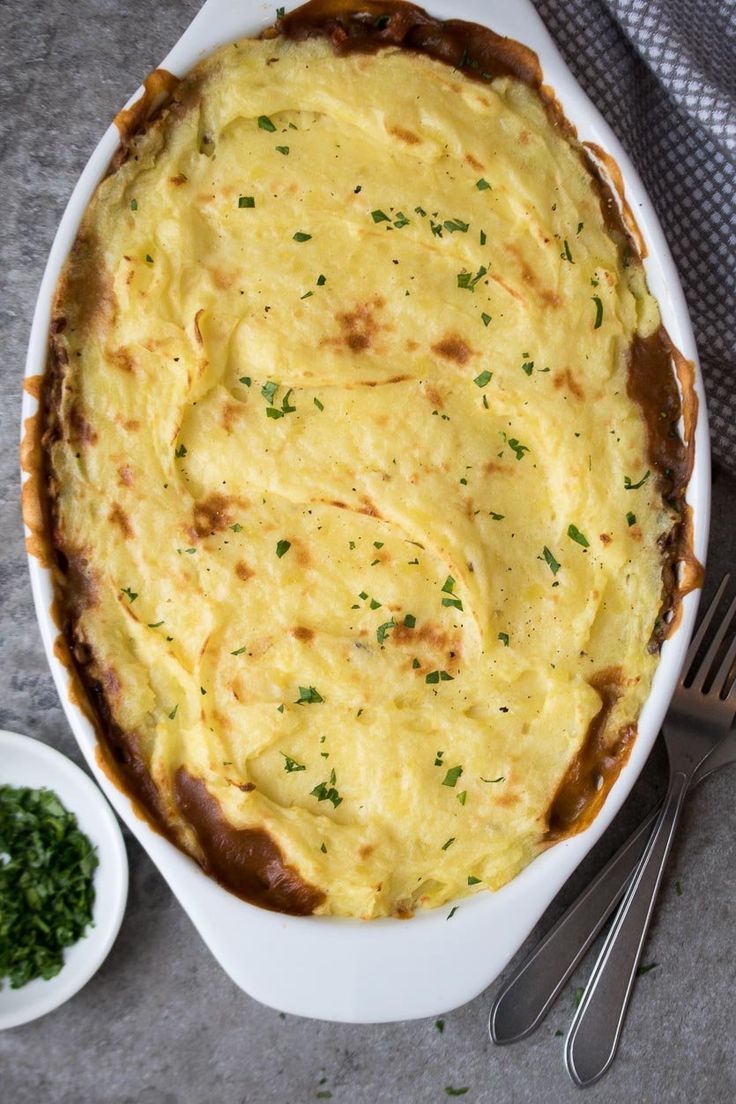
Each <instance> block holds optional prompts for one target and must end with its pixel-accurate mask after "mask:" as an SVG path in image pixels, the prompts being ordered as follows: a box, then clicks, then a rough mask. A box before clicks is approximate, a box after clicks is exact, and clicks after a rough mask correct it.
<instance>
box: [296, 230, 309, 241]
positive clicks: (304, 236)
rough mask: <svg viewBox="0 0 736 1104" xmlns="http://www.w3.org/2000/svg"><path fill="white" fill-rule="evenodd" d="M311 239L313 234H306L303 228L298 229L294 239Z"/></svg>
mask: <svg viewBox="0 0 736 1104" xmlns="http://www.w3.org/2000/svg"><path fill="white" fill-rule="evenodd" d="M311 240H312V235H311V234H305V233H304V232H303V231H302V230H297V232H296V234H294V241H295V242H306V241H311Z"/></svg>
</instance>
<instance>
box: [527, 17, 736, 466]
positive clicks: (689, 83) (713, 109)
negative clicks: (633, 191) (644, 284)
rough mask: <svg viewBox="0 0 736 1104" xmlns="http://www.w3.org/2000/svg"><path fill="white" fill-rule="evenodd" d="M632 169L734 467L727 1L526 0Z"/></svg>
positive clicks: (734, 21) (732, 70) (734, 264)
mask: <svg viewBox="0 0 736 1104" xmlns="http://www.w3.org/2000/svg"><path fill="white" fill-rule="evenodd" d="M535 3H536V6H537V9H538V11H539V14H540V15H541V17H542V19H543V20H544V22H545V23H546V25H547V28H548V30H549V32H550V34H551V35H552V37H553V38H554V39H555V42H556V43H557V46H558V48H559V49H560V52H561V53H562V55H563V56H564V58H565V60H566V61H567V63H568V65H569V66H570V69H571V70H572V72H573V73H574V74H575V76H576V78H577V79H578V81H579V82H580V84H581V85H582V87H583V88H584V89H585V91H586V92H587V93H588V95H589V96H590V98H591V99H592V100H593V102H594V103H595V104H596V106H597V107H598V108H599V109H600V111H601V113H602V114H603V115H604V116H605V117H606V120H607V121H608V122H609V123H610V125H611V126H612V127H613V129H614V130H615V131H616V134H617V135H618V137H619V138H620V140H621V142H622V143H623V145H624V146H625V148H626V150H627V152H628V153H629V154H630V155H631V157H632V160H633V161H634V163H635V165H636V167H637V168H638V170H639V172H640V174H641V176H642V179H643V180H644V184H645V186H646V188H647V191H648V192H649V195H650V196H651V199H652V202H653V203H654V206H655V207H656V209H657V213H658V215H659V218H660V221H661V222H662V225H663V227H664V231H665V234H666V236H667V240H668V242H669V245H670V248H671V250H672V253H673V255H674V258H675V263H676V264H677V267H678V270H679V273H680V278H681V280H682V283H683V286H684V289H685V295H686V296H687V301H688V305H689V308H690V316H691V318H692V321H693V326H694V329H695V337H696V340H697V343H698V351H699V353H700V360H701V364H702V366H703V374H704V376H705V383H706V389H707V393H708V407H709V412H710V420H711V433H712V436H713V454H714V458H715V459H717V460H719V461H720V462H721V464H723V465H724V467H726V468H728V469H729V470H730V471H731V472H733V473H734V474H736V292H735V289H736V0H535Z"/></svg>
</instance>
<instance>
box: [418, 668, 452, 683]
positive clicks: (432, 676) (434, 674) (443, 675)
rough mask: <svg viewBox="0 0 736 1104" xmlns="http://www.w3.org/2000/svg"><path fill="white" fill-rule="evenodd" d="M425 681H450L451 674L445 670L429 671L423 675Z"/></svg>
mask: <svg viewBox="0 0 736 1104" xmlns="http://www.w3.org/2000/svg"><path fill="white" fill-rule="evenodd" d="M424 681H425V682H428V683H430V685H432V684H434V683H438V682H452V681H453V676H452V675H450V674H448V673H447V671H430V672H429V674H428V675H425V678H424Z"/></svg>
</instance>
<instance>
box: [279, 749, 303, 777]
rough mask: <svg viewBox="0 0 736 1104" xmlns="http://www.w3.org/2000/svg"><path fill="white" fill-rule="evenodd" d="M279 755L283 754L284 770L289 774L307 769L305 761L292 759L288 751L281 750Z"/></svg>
mask: <svg viewBox="0 0 736 1104" xmlns="http://www.w3.org/2000/svg"><path fill="white" fill-rule="evenodd" d="M279 755H283V757H284V770H285V771H286V773H287V774H293V773H294V771H303V770H306V769H307V768H306V767H305V766H304V764H303V763H297V761H296V759H292V758H291V756H290V755H287V754H286V752H284V751H280V752H279Z"/></svg>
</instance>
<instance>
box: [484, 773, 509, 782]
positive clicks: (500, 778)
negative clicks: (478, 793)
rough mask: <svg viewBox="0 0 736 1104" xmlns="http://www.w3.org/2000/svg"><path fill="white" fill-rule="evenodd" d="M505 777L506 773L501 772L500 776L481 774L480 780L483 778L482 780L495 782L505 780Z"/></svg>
mask: <svg viewBox="0 0 736 1104" xmlns="http://www.w3.org/2000/svg"><path fill="white" fill-rule="evenodd" d="M504 778H505V775H503V774H500V775H499V776H498V778H484V777H483V775H481V778H480V780H481V782H490V783H494V782H503V780H504Z"/></svg>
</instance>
